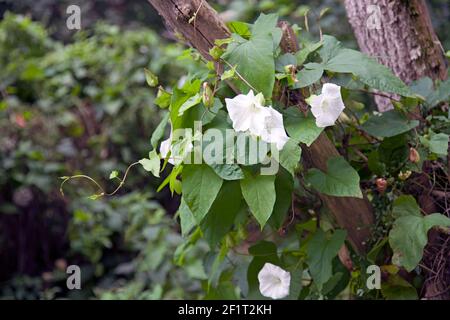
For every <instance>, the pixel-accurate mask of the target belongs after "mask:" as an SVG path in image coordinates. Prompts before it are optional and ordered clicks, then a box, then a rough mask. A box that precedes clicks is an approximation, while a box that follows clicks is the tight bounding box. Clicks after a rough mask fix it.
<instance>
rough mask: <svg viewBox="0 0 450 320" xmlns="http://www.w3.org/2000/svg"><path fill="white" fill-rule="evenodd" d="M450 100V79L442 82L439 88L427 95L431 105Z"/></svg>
mask: <svg viewBox="0 0 450 320" xmlns="http://www.w3.org/2000/svg"><path fill="white" fill-rule="evenodd" d="M446 101H450V80H449V79H447V80H445V81H443V82H441V83H440V84H439V86H438V88H437V89H436V90H435V91H434V92H432V93H431V94H430V95H429V96H428V97H427V102H428V105H429V106H430V107H434V106H437V105H438V104H440V103H441V102H446Z"/></svg>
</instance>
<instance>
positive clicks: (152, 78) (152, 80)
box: [144, 68, 158, 87]
mask: <svg viewBox="0 0 450 320" xmlns="http://www.w3.org/2000/svg"><path fill="white" fill-rule="evenodd" d="M144 73H145V80H146V81H147V84H148V85H149V86H150V87H156V86H157V85H158V77H157V76H156V75H155V74H154V73H153V72H151V71H150V70H148V69H147V68H144Z"/></svg>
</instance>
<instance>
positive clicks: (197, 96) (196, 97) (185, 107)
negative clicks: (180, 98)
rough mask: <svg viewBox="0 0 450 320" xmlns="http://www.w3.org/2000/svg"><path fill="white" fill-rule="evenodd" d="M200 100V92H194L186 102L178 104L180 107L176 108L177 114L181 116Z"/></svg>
mask: <svg viewBox="0 0 450 320" xmlns="http://www.w3.org/2000/svg"><path fill="white" fill-rule="evenodd" d="M201 101H202V95H201V94H200V93H196V94H195V95H194V96H192V97H190V98H189V99H187V100H186V102H184V103H183V104H182V105H181V106H180V108H179V109H178V116H179V117H181V116H182V115H183V113H184V112H185V111H187V110H189V109H190V108H192V107H195V106H196V105H198V104H199V103H200V102H201Z"/></svg>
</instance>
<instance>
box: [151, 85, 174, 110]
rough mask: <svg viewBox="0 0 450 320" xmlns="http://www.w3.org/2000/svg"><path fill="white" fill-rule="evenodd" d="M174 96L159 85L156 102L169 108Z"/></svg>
mask: <svg viewBox="0 0 450 320" xmlns="http://www.w3.org/2000/svg"><path fill="white" fill-rule="evenodd" d="M171 98H172V95H171V94H170V93H169V92H167V91H166V90H164V88H163V87H161V86H160V87H159V89H158V93H157V94H156V98H155V101H154V102H155V104H156V105H157V106H158V107H160V108H163V109H164V108H167V107H168V106H169V105H170V99H171Z"/></svg>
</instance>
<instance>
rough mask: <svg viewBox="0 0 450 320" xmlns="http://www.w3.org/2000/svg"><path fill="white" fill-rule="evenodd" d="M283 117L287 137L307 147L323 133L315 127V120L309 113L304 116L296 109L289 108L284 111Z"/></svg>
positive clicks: (321, 129)
mask: <svg viewBox="0 0 450 320" xmlns="http://www.w3.org/2000/svg"><path fill="white" fill-rule="evenodd" d="M284 115H285V116H284V117H283V118H284V127H285V129H286V131H287V133H288V134H289V137H290V138H292V139H294V140H296V141H299V142H301V143H304V144H306V145H307V146H308V147H309V146H310V145H311V144H312V143H313V142H314V141H315V140H316V139H317V138H318V137H319V135H320V134H321V133H322V131H323V128H319V127H318V126H316V120H315V118H314V117H313V115H312V114H311V113H308V115H307V116H305V115H304V114H303V113H302V112H301V111H300V110H298V109H297V108H293V107H291V108H289V109H287V110H286V111H285V113H284Z"/></svg>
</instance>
